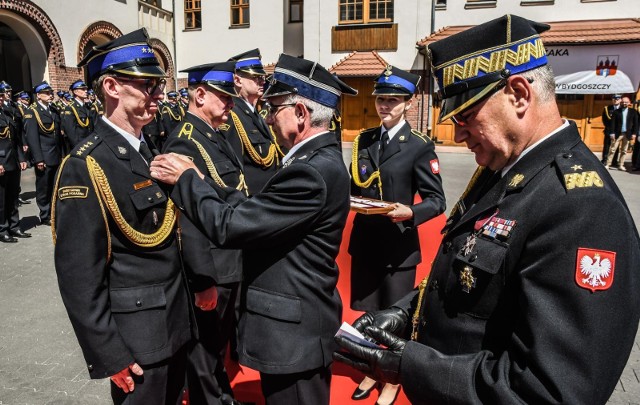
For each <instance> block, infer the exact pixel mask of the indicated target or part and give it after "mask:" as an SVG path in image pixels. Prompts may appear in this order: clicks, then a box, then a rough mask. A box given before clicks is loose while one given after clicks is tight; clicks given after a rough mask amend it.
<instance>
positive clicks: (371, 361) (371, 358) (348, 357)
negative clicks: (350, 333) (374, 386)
mask: <svg viewBox="0 0 640 405" xmlns="http://www.w3.org/2000/svg"><path fill="white" fill-rule="evenodd" d="M365 333H366V334H367V335H369V336H370V337H372V338H373V339H375V340H376V341H377V342H378V344H381V345H383V346H386V347H387V348H386V349H384V348H382V347H381V348H373V347H369V346H363V345H360V344H358V343H355V342H354V341H352V340H349V339H347V338H346V337H344V336H336V337H335V341H336V343H338V345H339V346H340V347H341V348H342V349H344V350H346V352H343V351H337V352H334V353H333V358H334V360H336V361H339V362H341V363H345V364H346V365H348V366H351V367H353V368H355V369H356V370H360V371H362V372H363V373H364V374H366V375H368V376H370V377H372V378H373V379H375V380H376V381H382V382H386V383H390V384H399V383H400V361H401V359H402V352H403V351H404V348H405V346H406V344H407V341H406V340H404V339H401V338H399V337H397V336H395V335H393V334H391V333H389V332H386V331H384V330H382V329H380V328H376V327H367V328H366V329H365Z"/></svg>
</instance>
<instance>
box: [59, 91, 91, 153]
mask: <svg viewBox="0 0 640 405" xmlns="http://www.w3.org/2000/svg"><path fill="white" fill-rule="evenodd" d="M69 91H70V92H71V93H73V96H74V97H73V99H72V100H71V101H70V102H69V104H68V105H67V106H66V107H65V109H64V111H63V112H62V130H63V131H64V134H65V136H66V137H67V140H68V142H69V146H70V148H72V149H73V148H74V147H75V146H76V145H77V144H79V143H80V142H83V141H84V139H85V138H86V137H87V136H89V134H90V133H91V132H92V131H93V119H92V116H91V110H90V106H89V105H88V104H87V85H86V84H85V83H84V81H83V80H76V81H75V82H73V83H71V85H70V86H69Z"/></svg>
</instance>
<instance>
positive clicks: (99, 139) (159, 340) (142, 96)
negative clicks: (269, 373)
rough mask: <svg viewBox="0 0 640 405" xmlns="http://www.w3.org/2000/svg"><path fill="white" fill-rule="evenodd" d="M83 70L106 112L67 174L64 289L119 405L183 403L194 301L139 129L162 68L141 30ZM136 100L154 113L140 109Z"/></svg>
mask: <svg viewBox="0 0 640 405" xmlns="http://www.w3.org/2000/svg"><path fill="white" fill-rule="evenodd" d="M80 65H81V66H86V76H87V79H88V81H89V82H90V83H92V84H93V86H92V87H94V88H95V89H96V91H97V92H98V95H99V97H101V98H102V99H103V100H104V104H105V114H104V116H103V117H102V118H101V119H100V120H99V121H98V123H97V125H96V128H95V131H94V133H93V134H92V135H91V136H90V137H89V138H87V139H85V141H84V142H82V143H80V144H78V145H77V146H76V148H74V150H73V151H72V153H71V154H70V155H69V156H68V157H67V158H66V159H65V160H64V162H63V163H62V165H61V168H60V171H59V174H58V179H57V184H58V187H57V189H56V190H55V195H54V204H55V211H54V213H55V216H54V217H53V225H54V226H53V236H54V243H55V266H56V273H57V275H58V285H59V287H60V294H61V295H62V300H63V302H64V305H65V307H66V309H67V313H68V315H69V319H70V320H71V324H72V325H73V328H74V331H75V333H76V337H77V338H78V343H79V344H80V347H81V348H82V352H83V354H84V358H85V361H86V363H87V369H88V371H89V375H90V377H91V378H95V379H97V378H107V377H109V378H110V379H111V397H112V399H113V401H114V403H116V404H125V403H126V404H141V405H142V404H167V405H168V404H171V405H178V404H181V403H182V396H183V387H184V382H185V368H186V347H187V344H188V343H189V341H190V340H191V336H192V332H191V328H190V312H191V311H190V309H189V294H188V290H187V288H186V283H185V280H184V278H183V276H182V268H181V264H180V252H179V237H177V236H176V223H177V214H178V213H177V212H176V209H175V207H174V205H173V203H172V202H171V200H169V198H168V197H167V195H166V194H165V191H164V189H163V188H162V187H160V185H159V184H157V183H156V182H155V181H154V180H153V179H152V178H151V177H150V173H149V166H148V165H149V162H150V161H151V160H152V159H153V153H152V152H151V150H150V149H151V148H150V147H149V146H148V145H147V143H146V141H145V140H144V138H143V137H142V132H141V131H142V126H143V125H144V124H146V123H147V122H149V121H150V120H151V119H152V118H153V115H154V114H155V112H156V110H157V106H156V101H157V100H158V99H159V95H160V94H161V93H162V91H163V90H164V87H165V79H164V78H165V72H164V71H163V69H162V68H161V67H160V64H159V62H158V60H157V59H156V57H155V55H154V53H153V50H152V49H151V46H150V45H149V44H148V36H147V33H146V31H145V30H144V29H140V30H137V31H134V32H131V33H129V34H126V35H123V36H122V37H120V38H117V39H114V40H113V41H111V42H108V43H106V44H103V45H100V46H97V47H94V48H92V50H91V51H90V52H89V53H88V54H87V55H86V56H85V58H84V59H83V60H82V61H81V62H80ZM114 66H116V67H117V68H116V69H114ZM131 104H135V105H144V106H146V107H145V108H144V109H143V110H139V109H138V110H135V111H131V110H129V109H128V108H126V106H127V105H131Z"/></svg>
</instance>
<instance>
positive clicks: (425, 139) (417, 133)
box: [411, 129, 431, 142]
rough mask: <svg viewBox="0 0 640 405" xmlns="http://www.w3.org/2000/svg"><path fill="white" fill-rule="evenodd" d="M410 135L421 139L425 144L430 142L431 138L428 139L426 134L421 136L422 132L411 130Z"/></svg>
mask: <svg viewBox="0 0 640 405" xmlns="http://www.w3.org/2000/svg"><path fill="white" fill-rule="evenodd" d="M411 135H415V136H417V137H418V138H420V139H422V140H423V141H425V142H431V138H429V136H428V135H427V134H423V133H422V132H420V131H418V130H415V129H412V130H411Z"/></svg>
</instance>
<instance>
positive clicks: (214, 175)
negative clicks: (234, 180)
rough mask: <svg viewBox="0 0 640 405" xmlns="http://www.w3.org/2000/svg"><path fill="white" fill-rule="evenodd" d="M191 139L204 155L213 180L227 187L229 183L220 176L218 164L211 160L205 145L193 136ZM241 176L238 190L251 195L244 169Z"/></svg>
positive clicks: (201, 154)
mask: <svg viewBox="0 0 640 405" xmlns="http://www.w3.org/2000/svg"><path fill="white" fill-rule="evenodd" d="M191 141H193V143H194V144H195V145H196V147H197V148H198V151H199V152H200V156H202V159H204V163H205V164H206V165H207V170H209V174H210V175H211V178H212V179H213V181H215V182H216V184H217V185H219V186H220V187H227V185H226V184H225V183H224V181H223V180H222V177H220V175H219V174H218V171H217V170H216V166H215V165H214V164H213V161H212V160H211V157H210V156H209V154H208V153H207V151H206V150H205V149H204V146H202V144H201V143H200V142H198V141H196V140H195V139H193V138H191ZM239 177H240V181H239V182H238V185H237V186H236V190H240V191H242V192H244V194H245V195H249V191H248V190H247V183H246V182H245V181H244V174H243V173H242V171H241V172H240V176H239Z"/></svg>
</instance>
